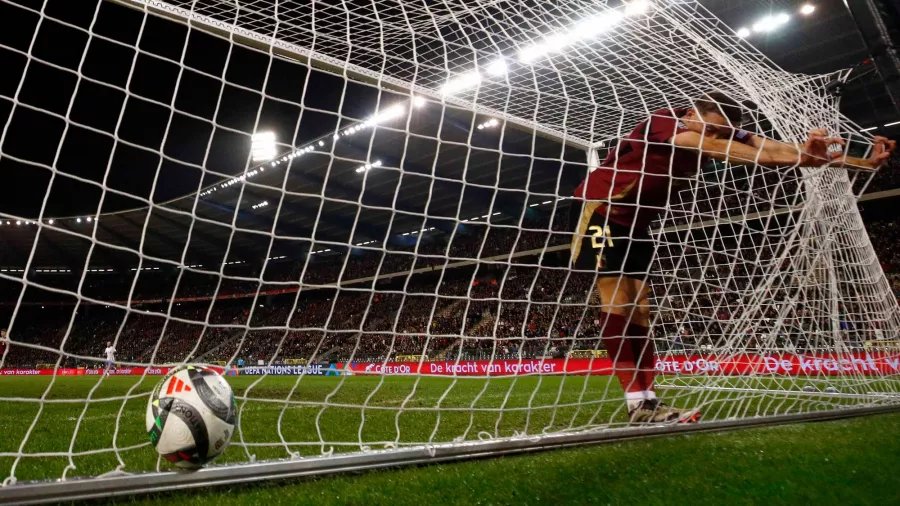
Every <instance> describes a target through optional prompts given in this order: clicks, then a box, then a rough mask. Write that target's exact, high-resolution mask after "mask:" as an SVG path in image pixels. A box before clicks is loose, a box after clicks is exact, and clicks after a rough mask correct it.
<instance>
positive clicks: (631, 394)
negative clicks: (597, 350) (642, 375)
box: [597, 276, 644, 411]
mask: <svg viewBox="0 0 900 506" xmlns="http://www.w3.org/2000/svg"><path fill="white" fill-rule="evenodd" d="M632 281H633V280H632V279H630V278H626V277H621V276H619V277H614V276H600V277H599V278H598V279H597V296H598V297H599V299H600V337H601V339H602V340H603V345H604V346H605V347H606V351H607V353H608V354H609V358H610V359H611V360H612V366H613V374H615V376H616V378H617V379H618V380H619V385H621V386H622V390H623V391H624V392H625V401H626V402H627V403H628V409H629V411H631V410H633V409H635V408H636V407H637V406H638V405H639V404H640V403H641V401H643V400H644V396H643V394H641V384H640V381H639V380H638V377H637V370H638V366H637V361H636V360H635V356H634V349H633V347H632V345H631V342H630V339H628V321H629V317H630V315H631V311H632V309H633V306H634V295H633V293H632V284H633V283H632Z"/></svg>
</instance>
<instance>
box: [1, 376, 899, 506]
mask: <svg viewBox="0 0 900 506" xmlns="http://www.w3.org/2000/svg"><path fill="white" fill-rule="evenodd" d="M818 395H820V396H822V397H827V396H829V394H825V393H821V394H818ZM898 411H900V406H897V405H888V406H869V407H857V408H847V409H841V410H830V411H817V412H809V413H794V414H783V415H775V416H760V417H754V418H742V419H737V420H718V421H715V422H707V423H702V424H678V425H665V426H662V427H638V428H626V429H616V430H587V431H580V432H572V433H565V434H545V435H541V436H526V437H512V438H497V439H491V440H484V441H471V442H465V443H453V444H437V445H428V446H414V447H410V448H400V449H392V450H374V451H369V452H351V453H341V454H338V455H328V456H320V457H309V458H296V459H282V460H276V461H265V462H251V463H244V464H235V465H222V466H212V467H206V468H202V469H199V470H196V471H189V472H184V471H166V472H155V473H125V472H119V473H115V472H114V473H110V474H107V475H104V476H100V477H96V478H87V479H77V478H76V479H68V480H59V481H55V482H52V483H47V482H32V483H22V484H15V485H12V486H7V487H0V502H2V503H3V504H47V503H55V502H58V501H60V500H66V501H80V500H86V499H103V498H109V497H122V496H129V495H135V494H150V493H158V492H172V491H182V490H190V489H197V488H205V487H213V486H224V485H236V484H239V483H254V482H261V481H267V480H284V479H300V478H309V477H313V476H324V475H331V474H338V473H348V472H359V471H371V470H375V469H383V468H393V467H400V466H413V465H426V464H438V463H446V462H459V461H464V460H474V459H481V458H494V457H500V456H505V455H516V454H525V453H534V452H539V451H548V450H555V449H560V448H566V447H572V446H587V445H598V444H607V443H617V442H622V441H629V440H633V439H643V438H649V437H664V436H674V435H682V434H703V433H713V432H724V431H730V430H737V429H747V428H753V427H757V428H759V427H768V426H775V425H784V424H788V423H799V422H815V421H828V420H843V419H847V418H855V417H860V416H869V415H878V414H886V413H896V412H898Z"/></svg>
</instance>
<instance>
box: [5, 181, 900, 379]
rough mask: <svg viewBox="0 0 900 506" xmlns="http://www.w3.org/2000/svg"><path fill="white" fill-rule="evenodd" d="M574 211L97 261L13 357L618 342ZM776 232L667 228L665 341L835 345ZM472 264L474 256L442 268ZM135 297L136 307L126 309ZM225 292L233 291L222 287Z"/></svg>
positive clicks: (270, 355)
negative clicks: (402, 232) (171, 258)
mask: <svg viewBox="0 0 900 506" xmlns="http://www.w3.org/2000/svg"><path fill="white" fill-rule="evenodd" d="M736 183H737V184H740V181H736ZM776 186H778V185H777V184H775V183H773V184H771V185H768V186H760V187H757V189H756V190H755V192H757V193H758V194H755V193H754V192H750V193H747V196H746V198H745V200H741V199H742V198H744V197H741V192H740V191H737V192H730V195H729V196H728V197H721V196H718V197H717V196H716V195H713V194H712V193H706V194H705V195H708V196H709V198H706V199H697V204H696V206H698V207H696V208H695V209H694V210H693V211H690V212H692V213H693V214H695V215H696V214H697V212H698V211H697V210H698V209H699V212H700V214H701V215H702V214H703V213H705V212H707V211H708V212H713V210H714V209H716V208H717V206H723V205H724V206H728V207H732V208H737V207H738V206H743V207H744V209H749V208H748V207H747V206H748V205H749V204H752V203H753V202H756V201H767V202H773V195H772V194H770V193H771V191H770V189H771V188H774V187H776ZM781 188H782V190H783V189H784V186H783V185H782V186H781ZM763 189H765V190H763ZM688 190H689V191H692V192H695V191H697V189H696V188H694V189H688ZM707 190H708V188H707V189H704V191H707ZM748 191H749V187H748ZM703 206H707V207H708V209H707V208H706V207H703ZM561 209H562V210H558V211H557V212H556V213H555V219H554V220H553V222H552V224H551V223H550V220H549V216H548V215H546V214H545V215H543V217H541V218H538V219H532V220H530V221H528V220H526V221H525V222H523V224H522V227H518V226H517V225H516V224H510V223H506V224H503V223H499V224H492V226H486V224H469V225H468V226H466V227H465V230H464V231H463V232H462V233H460V232H458V233H456V234H454V235H453V236H452V238H451V239H448V240H444V241H442V240H438V239H434V236H427V237H426V236H424V235H423V236H421V239H420V240H419V241H418V242H417V243H412V244H405V245H395V244H391V245H389V246H388V247H387V248H386V249H380V248H372V249H369V250H366V249H360V250H354V251H353V252H351V254H342V253H333V254H329V255H319V256H316V257H315V258H313V257H311V259H310V261H309V262H307V263H306V266H305V268H304V263H303V262H291V261H282V262H270V263H269V264H267V266H266V269H265V270H264V272H262V273H260V271H259V270H258V269H256V270H255V269H254V267H252V266H249V265H235V266H229V268H228V270H226V271H225V276H220V275H218V274H210V273H204V272H195V271H192V270H187V269H186V270H184V271H183V272H178V271H175V272H171V270H170V271H165V270H160V271H148V272H143V273H140V275H139V276H138V279H137V282H136V283H133V279H134V278H132V277H127V276H116V275H108V274H103V273H89V274H87V275H86V277H85V283H84V284H83V286H82V293H83V295H84V296H85V297H86V298H89V299H93V300H94V303H91V304H80V305H77V306H76V305H73V304H71V303H66V302H64V301H62V300H61V299H57V300H53V299H52V295H53V294H51V293H50V292H41V293H44V294H46V295H47V296H48V300H47V301H37V300H32V299H29V300H30V302H28V303H27V304H22V305H20V306H19V310H18V311H17V312H16V316H15V319H14V320H12V308H13V307H14V305H15V304H14V300H10V301H8V302H6V305H5V306H4V308H5V309H6V315H5V318H6V319H7V321H10V320H11V321H12V325H11V329H10V334H9V339H10V342H11V345H10V346H9V351H8V352H7V353H6V356H5V358H4V361H3V364H2V365H3V366H5V367H9V366H35V365H37V364H50V365H54V364H56V363H57V362H59V364H60V365H63V366H65V365H68V366H76V365H77V366H97V365H98V364H100V363H102V352H103V349H104V347H105V346H106V342H107V341H112V342H114V343H115V347H116V349H117V350H118V359H119V360H121V361H123V362H129V363H154V364H162V363H176V362H181V361H203V362H211V363H223V364H224V363H233V362H235V361H236V360H238V359H240V360H242V361H244V362H245V363H248V364H250V363H257V362H258V361H263V362H268V361H276V362H277V361H281V360H286V359H304V360H313V361H319V362H327V361H332V360H339V361H346V360H356V361H366V360H370V361H375V360H378V361H380V360H387V359H397V358H398V357H404V356H421V355H423V354H424V355H426V356H427V357H428V358H430V359H436V358H449V359H453V358H456V357H465V358H472V357H489V356H493V357H495V358H497V357H519V356H524V357H536V356H553V355H558V356H561V355H563V354H565V353H567V352H569V351H571V350H580V349H584V350H592V349H602V346H603V345H602V343H601V342H600V340H599V339H598V338H597V336H598V335H599V329H600V325H601V322H600V321H599V319H598V314H597V304H596V300H592V299H591V287H592V285H593V280H594V277H593V275H592V274H590V273H580V272H574V271H570V270H569V269H568V268H566V265H567V257H568V252H567V248H566V247H565V245H567V244H568V243H569V242H570V240H571V234H570V233H569V232H568V229H567V224H566V215H567V212H566V211H565V209H564V208H561ZM677 210H678V206H677V205H675V206H673V213H672V215H671V216H669V218H667V219H673V220H675V222H676V223H677V221H678V220H677V219H676V216H675V215H676V214H677V213H676V211H677ZM684 211H685V212H688V211H687V209H686V208H685V209H684ZM668 224H672V222H666V221H665V219H664V220H663V225H668ZM867 229H868V233H869V237H870V238H871V241H872V244H873V246H874V248H875V250H876V253H877V255H878V258H879V261H880V263H881V267H882V269H883V271H884V272H885V273H886V274H887V275H888V280H889V283H890V284H891V288H892V290H893V291H894V293H895V294H896V295H897V296H900V228H898V225H897V224H896V223H895V222H894V220H892V219H877V218H876V219H868V220H867ZM772 230H776V231H777V227H776V228H775V229H770V230H769V232H768V233H766V232H760V231H758V230H756V229H753V228H752V227H746V226H740V227H736V226H733V225H732V226H727V225H724V226H719V227H706V228H693V229H687V230H685V229H684V227H676V228H675V229H674V230H670V231H668V232H665V233H662V234H661V235H659V236H658V239H659V246H658V249H657V256H658V258H657V262H658V263H657V267H658V271H659V272H657V273H656V274H654V275H653V276H651V278H650V283H651V286H652V289H653V296H652V304H653V305H654V306H656V307H657V308H658V309H659V310H658V312H657V314H656V317H655V318H656V319H655V320H654V325H653V334H654V336H655V337H656V338H657V339H658V347H659V348H660V349H662V350H670V351H675V352H678V351H690V350H697V349H704V348H710V347H717V346H727V347H729V348H730V349H745V350H759V351H763V350H770V351H772V350H782V351H783V350H803V349H822V348H827V347H828V346H831V345H833V343H832V342H831V341H829V339H830V337H827V336H829V335H830V333H829V331H828V329H827V325H828V323H827V322H828V321H830V318H825V317H823V315H822V313H821V312H820V311H819V309H820V306H821V303H822V301H825V300H826V299H827V294H825V293H824V292H823V293H819V292H818V291H817V290H818V289H817V288H816V287H815V285H816V283H815V280H813V281H812V282H810V281H809V280H806V281H804V280H799V279H796V277H795V276H794V275H793V273H795V272H797V271H800V270H802V271H804V272H809V271H815V268H814V267H811V266H810V265H806V264H803V263H802V262H804V261H807V259H808V258H809V255H796V256H795V255H793V253H794V252H795V251H794V250H783V249H779V248H778V247H776V243H777V241H778V237H777V234H776V237H775V238H773V237H771V231H772ZM435 236H440V234H439V233H435ZM466 260H468V261H469V262H467V263H468V265H463V266H457V267H455V268H448V269H442V268H441V267H442V266H444V265H446V264H452V263H455V262H460V261H466ZM847 260H848V261H858V262H860V263H861V264H864V263H865V262H866V261H867V260H866V259H852V258H848V259H847ZM411 269H423V272H420V273H418V274H415V275H409V274H401V275H399V276H397V277H391V278H389V279H385V280H379V281H378V283H377V284H375V285H374V286H375V289H374V290H373V289H372V286H373V282H372V281H371V280H369V281H366V282H359V281H358V280H360V279H365V278H371V277H372V276H375V275H376V274H378V275H379V276H381V275H385V274H391V273H406V271H410V270H411ZM71 278H74V276H70V277H69V279H68V280H66V279H63V280H62V281H60V280H59V279H60V278H55V279H56V280H55V281H54V283H57V285H56V287H57V288H61V289H67V290H74V289H75V288H76V286H77V281H78V280H77V279H71ZM241 278H243V279H241ZM254 278H255V279H254ZM260 278H261V280H262V281H260ZM773 279H774V280H775V282H767V281H772V280H773ZM354 280H356V281H354ZM844 282H848V281H844ZM66 283H69V284H66ZM132 284H134V288H133V289H132ZM176 285H177V288H176ZM311 285H312V286H311ZM301 286H303V287H304V288H303V291H302V292H298V289H299V287H301ZM767 287H779V288H777V289H775V288H767ZM132 290H133V291H132ZM258 292H259V293H258ZM129 294H131V296H130V300H131V301H132V304H131V308H132V309H125V308H124V307H123V306H124V304H123V301H127V300H128V299H129ZM29 295H31V294H29ZM223 295H230V296H233V297H232V298H227V299H222V298H218V299H216V298H214V297H215V296H217V297H222V296H223ZM786 301H789V302H791V303H790V304H785V302H786ZM785 307H789V308H790V310H789V311H787V312H784V311H783V308H785ZM840 320H841V332H842V335H843V336H844V337H845V339H846V341H847V342H848V343H850V345H851V346H863V343H864V342H865V341H867V340H870V339H875V338H884V337H885V336H884V335H883V333H880V330H879V329H878V328H877V327H873V326H872V325H868V324H866V323H865V322H867V321H869V320H871V315H867V314H865V312H864V311H863V310H862V309H861V308H860V307H858V306H856V305H854V304H853V303H847V304H845V306H844V307H842V308H841V314H840ZM747 322H753V323H752V325H751V324H748V323H747ZM726 341H727V342H726Z"/></svg>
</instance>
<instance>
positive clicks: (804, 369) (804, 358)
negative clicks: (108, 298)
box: [0, 353, 900, 376]
mask: <svg viewBox="0 0 900 506" xmlns="http://www.w3.org/2000/svg"><path fill="white" fill-rule="evenodd" d="M214 369H216V370H218V371H219V372H222V369H221V368H214ZM145 370H146V374H147V375H148V376H161V375H165V374H168V373H169V371H170V370H171V368H169V367H152V368H144V367H120V368H118V369H115V370H111V371H110V374H111V375H114V376H140V375H142V374H144V371H145ZM656 370H657V371H659V372H660V374H671V375H679V374H688V375H704V374H705V375H735V376H740V375H751V374H752V375H778V376H823V375H824V376H844V375H846V376H850V375H852V376H858V375H864V376H869V375H871V376H883V375H890V374H900V354H885V353H849V354H818V355H750V354H746V355H708V356H704V355H687V356H676V355H672V356H663V357H660V358H658V359H657V360H656ZM104 372H105V371H104V370H103V369H74V368H60V369H57V370H56V371H55V373H56V374H57V375H58V376H99V375H101V374H103V373H104ZM53 374H54V370H53V369H28V368H5V369H0V376H52V375H53ZM226 374H228V375H249V376H258V375H262V374H266V375H273V376H275V375H277V376H299V375H314V376H343V375H367V374H368V375H389V376H394V375H419V374H421V375H429V376H516V375H543V374H548V375H553V374H596V375H610V374H612V360H611V359H609V358H594V359H590V358H571V359H568V360H567V359H529V360H521V361H520V360H494V361H489V360H465V361H460V362H453V361H439V362H423V363H421V364H420V363H418V362H388V363H386V364H382V363H377V362H375V363H373V362H350V363H334V364H328V365H323V364H317V365H306V366H295V365H272V366H267V367H245V368H244V369H243V370H240V371H237V370H229V371H227V373H226Z"/></svg>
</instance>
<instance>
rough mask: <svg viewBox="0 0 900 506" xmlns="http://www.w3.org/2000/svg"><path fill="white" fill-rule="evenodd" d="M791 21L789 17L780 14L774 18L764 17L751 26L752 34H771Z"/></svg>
mask: <svg viewBox="0 0 900 506" xmlns="http://www.w3.org/2000/svg"><path fill="white" fill-rule="evenodd" d="M790 20H791V17H790V16H789V15H787V14H786V13H784V12H782V13H781V14H777V15H774V16H766V17H764V18H762V19H760V20H758V21H757V22H756V23H754V24H753V31H754V32H771V31H773V30H775V29H776V28H778V27H780V26H782V25H784V24H785V23H787V22H788V21H790Z"/></svg>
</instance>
